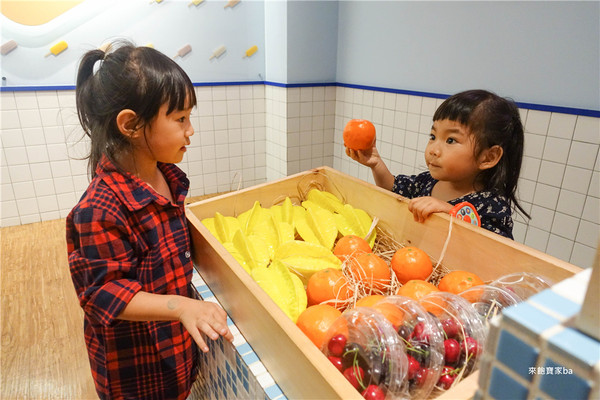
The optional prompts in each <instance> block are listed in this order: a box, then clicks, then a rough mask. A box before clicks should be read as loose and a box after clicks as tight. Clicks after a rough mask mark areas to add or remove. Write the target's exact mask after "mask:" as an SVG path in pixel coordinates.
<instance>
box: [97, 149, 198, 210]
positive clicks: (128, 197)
mask: <svg viewBox="0 0 600 400" xmlns="http://www.w3.org/2000/svg"><path fill="white" fill-rule="evenodd" d="M158 168H159V169H160V170H161V172H162V173H163V175H164V176H165V179H166V181H167V184H168V185H169V187H170V188H171V193H172V194H173V199H174V200H175V203H176V204H177V206H178V207H180V208H183V206H184V201H185V196H186V195H187V192H188V189H189V183H190V182H189V179H188V178H187V177H186V175H185V173H184V172H183V171H182V170H181V169H179V167H177V166H176V165H175V164H166V163H160V162H159V163H158ZM96 176H97V177H98V178H99V179H101V180H103V181H104V182H106V184H107V185H108V186H109V187H111V188H112V189H113V190H114V192H115V194H116V195H117V197H118V198H119V199H120V200H121V201H122V202H123V204H125V205H126V206H127V208H129V209H130V210H132V211H135V210H139V209H142V208H144V207H146V206H147V205H148V204H150V203H151V202H156V203H157V204H160V205H162V206H167V205H170V202H169V201H168V200H167V199H166V198H165V197H163V196H160V195H158V194H157V193H156V192H155V191H154V190H152V188H151V187H150V186H149V185H148V184H147V183H146V182H144V181H142V180H141V179H139V178H138V177H137V176H135V175H133V174H131V173H129V172H126V171H123V170H121V169H119V168H118V167H117V166H116V165H115V164H114V163H113V162H112V161H110V160H109V159H108V157H106V155H103V156H102V158H101V159H100V162H98V165H97V167H96Z"/></svg>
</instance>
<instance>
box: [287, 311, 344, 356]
mask: <svg viewBox="0 0 600 400" xmlns="http://www.w3.org/2000/svg"><path fill="white" fill-rule="evenodd" d="M341 316H342V313H341V311H340V310H338V309H337V308H335V307H334V306H330V305H328V304H316V305H314V306H310V307H307V308H306V309H305V310H304V311H302V313H300V315H299V316H298V320H296V326H297V327H298V328H300V330H301V331H302V332H304V334H305V335H306V336H308V338H309V339H310V340H311V341H312V342H313V343H314V344H315V346H317V347H318V348H319V349H321V348H322V347H323V344H325V341H326V340H327V331H328V330H329V328H330V327H331V326H332V325H333V323H334V322H335V321H336V320H337V319H338V318H339V317H341Z"/></svg>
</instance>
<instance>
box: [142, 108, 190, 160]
mask: <svg viewBox="0 0 600 400" xmlns="http://www.w3.org/2000/svg"><path fill="white" fill-rule="evenodd" d="M167 109H168V105H167V104H163V105H162V106H161V107H160V109H159V110H158V115H157V116H156V117H155V118H154V119H153V120H152V122H151V123H150V126H149V127H147V131H146V135H145V136H146V138H145V139H146V141H147V148H148V150H149V151H150V154H151V155H152V156H153V158H154V159H156V161H160V162H164V163H178V162H180V161H181V160H182V159H183V155H184V154H185V152H186V146H188V145H189V144H190V136H192V135H193V134H194V128H193V127H192V124H191V121H190V114H191V112H192V108H188V109H186V110H175V111H173V112H171V113H170V114H168V115H167Z"/></svg>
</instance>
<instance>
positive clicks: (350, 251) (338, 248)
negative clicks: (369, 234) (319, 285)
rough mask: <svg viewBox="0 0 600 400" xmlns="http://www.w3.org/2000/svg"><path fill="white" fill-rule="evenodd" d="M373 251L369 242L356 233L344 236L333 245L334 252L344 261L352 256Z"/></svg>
mask: <svg viewBox="0 0 600 400" xmlns="http://www.w3.org/2000/svg"><path fill="white" fill-rule="evenodd" d="M372 252H373V250H372V249H371V246H369V242H367V241H366V240H365V239H363V238H361V237H360V236H356V235H346V236H342V237H341V238H340V239H339V240H338V241H337V243H336V244H335V246H334V247H333V254H334V255H335V256H336V257H337V258H339V259H340V261H342V262H344V261H346V259H348V258H350V257H356V256H357V255H359V254H362V253H372Z"/></svg>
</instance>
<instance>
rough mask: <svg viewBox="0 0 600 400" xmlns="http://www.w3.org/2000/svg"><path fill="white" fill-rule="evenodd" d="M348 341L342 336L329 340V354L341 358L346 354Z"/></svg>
mask: <svg viewBox="0 0 600 400" xmlns="http://www.w3.org/2000/svg"><path fill="white" fill-rule="evenodd" d="M347 340H348V339H347V338H346V336H344V335H342V334H339V335H335V336H333V337H332V338H331V339H329V343H327V349H328V350H329V354H331V355H332V356H336V357H341V356H342V355H343V354H344V347H345V346H346V341H347Z"/></svg>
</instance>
